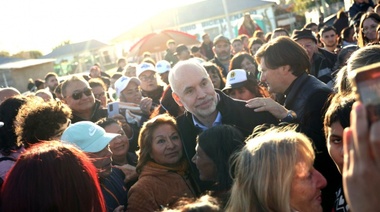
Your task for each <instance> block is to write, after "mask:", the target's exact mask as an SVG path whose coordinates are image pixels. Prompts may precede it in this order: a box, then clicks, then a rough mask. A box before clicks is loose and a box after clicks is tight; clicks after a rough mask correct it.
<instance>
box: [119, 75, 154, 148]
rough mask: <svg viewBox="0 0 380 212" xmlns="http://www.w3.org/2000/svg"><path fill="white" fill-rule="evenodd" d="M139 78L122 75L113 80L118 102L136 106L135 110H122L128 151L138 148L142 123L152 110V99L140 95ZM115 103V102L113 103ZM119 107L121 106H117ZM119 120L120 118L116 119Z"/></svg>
mask: <svg viewBox="0 0 380 212" xmlns="http://www.w3.org/2000/svg"><path fill="white" fill-rule="evenodd" d="M140 84H141V82H140V80H139V79H138V78H136V77H126V76H122V77H120V78H119V79H118V80H116V82H115V90H116V96H117V98H118V99H119V105H120V103H128V104H130V106H134V107H136V110H128V111H125V112H123V114H122V115H123V116H125V118H126V121H127V123H126V122H125V121H124V123H122V124H123V129H125V126H127V125H129V126H130V129H127V130H125V132H126V134H127V136H128V139H129V141H130V147H129V152H133V153H134V152H135V151H136V150H137V149H138V145H137V139H138V135H139V132H140V128H141V126H142V124H143V123H144V122H145V121H147V120H148V119H149V116H150V114H151V113H152V111H153V107H152V104H153V100H152V99H151V98H148V97H142V93H141V88H140ZM114 104H116V103H114ZM119 108H121V107H119ZM118 120H120V119H118Z"/></svg>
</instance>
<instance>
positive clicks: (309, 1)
mask: <svg viewBox="0 0 380 212" xmlns="http://www.w3.org/2000/svg"><path fill="white" fill-rule="evenodd" d="M340 1H341V0H325V3H326V4H328V5H330V4H333V3H337V2H340ZM289 3H292V4H294V12H295V13H297V14H300V15H303V14H304V13H305V12H306V11H307V10H310V9H312V8H315V7H317V6H322V0H306V1H305V0H290V1H289Z"/></svg>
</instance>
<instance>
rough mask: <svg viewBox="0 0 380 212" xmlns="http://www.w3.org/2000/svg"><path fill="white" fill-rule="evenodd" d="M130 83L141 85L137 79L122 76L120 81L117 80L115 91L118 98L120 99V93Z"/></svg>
mask: <svg viewBox="0 0 380 212" xmlns="http://www.w3.org/2000/svg"><path fill="white" fill-rule="evenodd" d="M130 82H134V83H136V84H137V85H140V80H139V79H137V78H136V77H127V76H121V77H120V78H119V79H118V80H116V82H115V90H116V96H117V98H120V93H121V92H122V91H123V90H124V89H125V88H126V87H127V86H128V85H129V83H130Z"/></svg>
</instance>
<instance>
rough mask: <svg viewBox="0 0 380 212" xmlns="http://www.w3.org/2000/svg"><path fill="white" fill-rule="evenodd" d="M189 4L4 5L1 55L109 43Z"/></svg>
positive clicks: (114, 0) (45, 0)
mask: <svg viewBox="0 0 380 212" xmlns="http://www.w3.org/2000/svg"><path fill="white" fill-rule="evenodd" d="M198 1H199V0H198ZM190 2H194V0H193V1H189V0H187V1H186V0H177V1H175V0H162V1H157V0H140V1H129V0H124V1H123V0H110V1H100V0H95V1H93V0H92V1H90V0H81V1H76V0H66V1H59V2H57V1H51V0H35V1H27V0H12V1H2V3H0V20H2V21H1V29H2V33H0V51H8V52H10V53H11V54H14V53H17V52H19V51H28V50H38V51H41V52H42V53H43V54H47V53H49V52H50V51H51V50H52V49H53V48H54V47H55V46H58V45H59V44H60V43H62V42H63V41H67V40H70V41H71V42H72V43H75V42H82V41H85V40H90V39H96V40H99V41H101V42H105V43H107V42H109V41H110V40H111V39H112V38H114V37H116V36H118V35H120V34H122V33H124V32H126V31H127V30H128V29H130V28H132V27H134V26H136V25H137V24H139V23H141V22H142V21H144V20H146V19H148V18H149V17H151V16H153V15H155V14H157V13H159V12H160V11H162V10H164V9H168V8H171V7H175V6H179V5H183V4H187V3H190Z"/></svg>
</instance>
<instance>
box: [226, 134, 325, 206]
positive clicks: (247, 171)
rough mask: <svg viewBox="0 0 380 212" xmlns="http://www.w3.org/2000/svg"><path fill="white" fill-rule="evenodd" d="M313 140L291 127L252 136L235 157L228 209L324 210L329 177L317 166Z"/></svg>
mask: <svg viewBox="0 0 380 212" xmlns="http://www.w3.org/2000/svg"><path fill="white" fill-rule="evenodd" d="M314 157H315V155H314V150H313V146H312V143H311V142H310V140H309V139H308V138H307V137H306V136H305V135H303V134H301V133H297V132H295V131H294V130H291V129H283V130H282V129H275V128H274V129H269V130H267V131H265V132H263V133H261V134H258V135H257V136H256V137H255V138H253V139H250V140H249V141H248V143H247V145H246V146H245V147H244V148H243V150H242V151H241V152H240V153H239V155H238V156H237V158H236V161H235V164H234V165H235V178H234V185H233V186H232V190H231V198H230V200H229V202H228V205H227V210H226V211H231V212H235V211H241V212H244V211H283V212H292V211H299V212H322V206H321V201H322V197H321V189H322V188H323V187H325V186H326V179H325V178H324V177H323V176H322V174H321V173H319V172H318V171H317V170H316V169H314V167H313V163H314Z"/></svg>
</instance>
